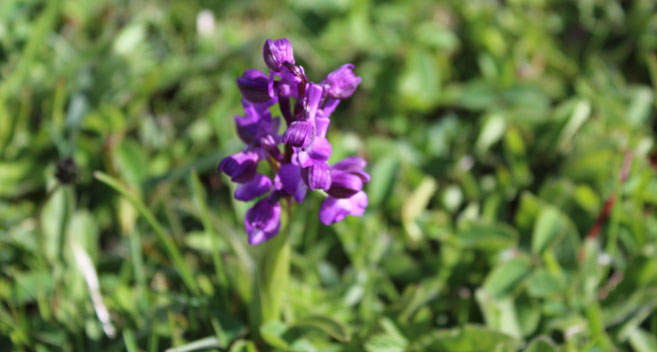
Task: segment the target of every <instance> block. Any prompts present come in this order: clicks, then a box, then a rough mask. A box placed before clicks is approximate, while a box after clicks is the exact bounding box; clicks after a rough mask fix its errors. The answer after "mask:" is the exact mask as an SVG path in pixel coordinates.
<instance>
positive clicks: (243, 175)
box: [218, 152, 258, 183]
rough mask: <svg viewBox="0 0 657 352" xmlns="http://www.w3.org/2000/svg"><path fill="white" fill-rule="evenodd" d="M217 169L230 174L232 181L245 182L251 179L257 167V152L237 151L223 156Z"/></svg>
mask: <svg viewBox="0 0 657 352" xmlns="http://www.w3.org/2000/svg"><path fill="white" fill-rule="evenodd" d="M218 169H219V171H220V172H224V173H225V174H226V175H228V176H230V179H231V180H232V181H233V182H237V183H246V182H249V181H251V179H253V177H254V176H255V174H256V170H257V169H258V154H256V153H253V152H239V153H236V154H233V155H229V156H227V157H225V158H224V159H223V160H222V161H221V163H219V168H218Z"/></svg>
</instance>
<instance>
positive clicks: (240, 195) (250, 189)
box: [235, 174, 272, 202]
mask: <svg viewBox="0 0 657 352" xmlns="http://www.w3.org/2000/svg"><path fill="white" fill-rule="evenodd" d="M271 185H272V182H271V179H270V178H269V177H267V176H265V175H262V174H256V175H255V176H254V177H253V180H251V181H249V182H247V183H242V184H239V185H238V186H237V189H236V190H235V199H237V200H241V201H243V202H249V201H252V200H253V199H255V198H257V197H260V196H261V195H263V194H265V193H267V192H269V190H270V189H271Z"/></svg>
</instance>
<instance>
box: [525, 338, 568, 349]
mask: <svg viewBox="0 0 657 352" xmlns="http://www.w3.org/2000/svg"><path fill="white" fill-rule="evenodd" d="M559 351H560V349H559V347H558V346H557V345H555V343H554V342H552V340H551V339H550V338H549V337H545V336H539V337H537V338H535V339H534V340H533V341H532V342H531V343H530V344H529V346H527V348H526V349H525V352H559Z"/></svg>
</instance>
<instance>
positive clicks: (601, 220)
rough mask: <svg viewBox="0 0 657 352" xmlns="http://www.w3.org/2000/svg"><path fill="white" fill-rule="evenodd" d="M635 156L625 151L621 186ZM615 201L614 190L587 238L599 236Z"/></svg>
mask: <svg viewBox="0 0 657 352" xmlns="http://www.w3.org/2000/svg"><path fill="white" fill-rule="evenodd" d="M633 158H634V156H633V155H632V153H631V152H627V153H625V160H624V161H623V167H622V168H621V173H620V185H621V186H622V185H623V184H624V183H625V181H626V180H627V176H628V175H629V173H630V168H631V167H632V159H633ZM614 203H616V192H612V193H611V194H610V195H609V198H607V201H606V202H605V204H604V206H603V207H602V210H601V211H600V213H599V214H598V218H597V219H596V220H595V223H593V226H591V229H590V230H589V233H588V234H587V235H586V237H587V238H591V239H594V238H597V237H598V235H599V234H600V231H601V230H602V226H604V224H605V223H606V222H607V219H609V215H610V214H611V209H612V208H613V207H614Z"/></svg>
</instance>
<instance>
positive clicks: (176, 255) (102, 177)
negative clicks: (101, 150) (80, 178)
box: [94, 171, 200, 296]
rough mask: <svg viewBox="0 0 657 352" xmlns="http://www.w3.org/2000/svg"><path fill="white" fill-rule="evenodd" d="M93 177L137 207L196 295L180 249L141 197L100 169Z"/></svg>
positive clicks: (194, 286)
mask: <svg viewBox="0 0 657 352" xmlns="http://www.w3.org/2000/svg"><path fill="white" fill-rule="evenodd" d="M94 177H95V178H96V179H98V180H99V181H101V182H102V183H104V184H106V185H108V186H110V187H111V188H113V189H114V190H116V191H117V192H119V193H120V194H121V195H122V196H123V197H125V198H126V199H127V200H128V201H129V202H130V203H131V204H132V205H133V206H134V207H135V208H136V209H137V211H138V212H139V213H140V214H141V215H142V216H143V217H144V218H145V219H146V221H148V223H149V224H150V225H151V227H152V228H153V230H154V231H155V234H157V237H158V238H159V239H160V241H162V243H163V244H164V247H165V249H166V251H167V253H168V254H169V256H171V259H172V260H173V263H174V265H175V266H176V270H177V271H178V273H179V274H180V277H181V278H182V280H183V282H184V283H185V285H186V286H187V288H189V290H190V291H191V292H192V293H193V294H194V295H196V296H198V295H199V294H200V291H199V288H198V286H197V284H196V281H195V280H194V277H193V276H192V272H191V271H190V270H189V267H188V266H187V263H185V261H184V260H183V258H182V255H181V254H180V250H178V247H176V244H175V243H174V242H173V240H172V239H171V237H170V236H169V235H168V234H167V233H166V231H165V230H164V227H163V226H162V224H160V222H159V221H157V219H156V218H155V215H153V213H152V212H151V211H150V210H149V209H148V208H147V207H146V205H145V204H144V202H142V201H141V199H139V198H137V197H136V196H135V194H134V193H133V192H130V190H129V189H128V188H127V187H125V186H124V185H123V184H121V183H120V182H119V181H118V180H116V179H115V178H113V177H111V176H110V175H107V174H105V173H103V172H100V171H96V172H94Z"/></svg>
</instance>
